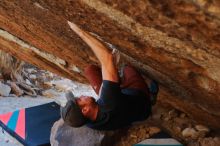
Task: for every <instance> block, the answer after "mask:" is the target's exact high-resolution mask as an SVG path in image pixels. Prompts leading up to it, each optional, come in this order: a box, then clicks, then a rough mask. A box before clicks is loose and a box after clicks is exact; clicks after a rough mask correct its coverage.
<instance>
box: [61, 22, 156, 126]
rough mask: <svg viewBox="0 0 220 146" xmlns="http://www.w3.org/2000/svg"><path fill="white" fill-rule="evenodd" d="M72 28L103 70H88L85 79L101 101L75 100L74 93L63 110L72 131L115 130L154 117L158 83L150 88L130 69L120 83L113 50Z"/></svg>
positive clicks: (90, 68)
mask: <svg viewBox="0 0 220 146" xmlns="http://www.w3.org/2000/svg"><path fill="white" fill-rule="evenodd" d="M68 24H69V26H70V28H71V29H72V30H73V31H74V32H75V33H76V34H78V35H79V37H81V38H82V40H84V41H85V42H86V43H87V44H88V45H89V46H90V47H91V49H92V51H93V52H94V54H95V56H96V57H97V58H98V60H99V62H100V64H101V68H99V67H98V66H95V65H89V66H88V67H87V68H86V69H85V77H86V78H87V79H88V81H89V82H90V84H91V86H92V87H93V89H94V90H95V92H96V93H97V94H98V95H99V97H100V98H99V99H98V100H97V101H95V99H94V98H93V97H90V96H80V97H78V98H75V97H74V96H73V94H72V92H69V93H67V94H66V96H67V98H69V100H68V102H67V104H66V106H65V107H63V108H62V109H61V116H62V118H63V119H64V121H65V122H66V123H67V124H68V125H70V126H72V127H80V126H83V125H85V124H86V125H87V126H88V127H90V128H93V129H97V130H114V129H119V128H122V127H126V126H129V125H130V124H131V123H133V122H135V121H142V120H145V119H147V118H148V117H149V115H150V114H151V106H152V102H153V101H152V100H151V98H152V99H155V97H156V96H157V93H158V90H159V88H158V86H157V83H156V82H155V81H152V82H151V85H150V88H148V86H147V84H146V83H145V82H144V79H143V78H142V76H141V75H140V74H139V73H138V72H137V71H136V70H135V69H134V68H133V67H132V66H129V65H127V66H124V68H123V70H122V73H123V76H122V78H121V79H120V78H119V75H118V70H117V68H116V65H115V63H114V57H113V55H112V53H111V52H110V51H109V49H108V48H106V47H105V46H104V45H103V44H102V43H101V42H100V41H99V40H97V39H96V38H95V37H93V36H91V35H90V34H89V33H87V32H86V31H84V30H82V29H80V28H79V27H78V26H76V25H75V24H74V23H71V22H68Z"/></svg>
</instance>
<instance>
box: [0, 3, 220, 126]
mask: <svg viewBox="0 0 220 146" xmlns="http://www.w3.org/2000/svg"><path fill="white" fill-rule="evenodd" d="M219 9H220V6H219V3H218V1H217V0H216V1H213V3H211V4H207V3H206V2H205V4H203V1H202V0H191V1H187V0H167V1H164V0H149V1H144V0H139V1H135V0H117V1H116V0H74V1H71V0H64V1H54V0H16V1H8V0H1V1H0V28H1V31H0V49H2V50H4V51H6V52H8V53H10V54H11V55H13V56H15V57H17V58H19V59H22V60H24V61H27V62H29V63H32V64H34V65H36V66H39V67H40V68H43V69H46V70H49V71H51V72H54V73H57V74H59V75H62V76H64V77H67V78H70V79H73V80H78V81H80V82H85V79H84V78H83V74H82V71H83V68H84V67H85V66H86V64H88V63H97V60H96V59H95V57H94V55H93V54H92V52H91V50H90V49H89V48H88V46H87V45H86V44H84V43H83V42H82V41H81V40H80V39H79V38H78V37H77V36H76V34H74V33H73V32H72V31H71V30H70V28H69V27H68V25H67V23H66V21H67V20H70V21H73V22H75V23H77V24H78V25H80V26H81V27H82V28H83V29H85V30H87V31H90V32H93V33H95V34H96V35H98V36H100V37H101V38H102V39H103V40H105V41H106V42H109V43H111V44H113V45H114V46H115V47H116V48H117V49H119V50H120V51H121V52H122V54H123V56H124V57H125V58H126V59H127V60H128V61H129V62H131V63H132V64H134V65H135V66H136V67H137V68H139V69H140V70H141V71H142V73H143V74H144V75H148V76H150V77H151V78H154V79H156V80H157V81H158V82H159V83H160V84H161V85H162V87H161V92H160V95H159V100H160V101H161V102H162V103H168V104H170V105H172V106H173V107H175V108H177V109H179V110H181V111H184V112H185V113H187V115H189V116H190V117H192V118H194V119H195V120H196V121H198V122H199V123H201V124H202V123H204V124H208V126H210V127H212V128H220V125H219V122H220V111H219V109H220V96H219V95H220V43H219V42H220V29H219V28H220V19H219ZM8 33H10V34H13V35H14V36H16V38H14V37H12V36H10V35H9V34H8ZM33 46H34V47H33ZM207 120H208V121H209V122H208V123H207Z"/></svg>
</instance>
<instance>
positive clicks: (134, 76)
mask: <svg viewBox="0 0 220 146" xmlns="http://www.w3.org/2000/svg"><path fill="white" fill-rule="evenodd" d="M121 88H122V89H126V88H131V89H138V90H141V91H143V92H145V93H146V94H147V95H149V89H148V86H147V84H146V83H145V81H144V78H143V77H142V76H141V74H140V73H139V72H138V71H137V70H136V69H135V68H134V67H132V66H130V65H127V66H125V67H124V69H123V77H122V79H121Z"/></svg>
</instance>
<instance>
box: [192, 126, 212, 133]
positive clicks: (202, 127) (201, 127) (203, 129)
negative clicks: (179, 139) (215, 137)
mask: <svg viewBox="0 0 220 146" xmlns="http://www.w3.org/2000/svg"><path fill="white" fill-rule="evenodd" d="M195 128H196V130H198V131H204V132H209V128H208V127H206V126H204V125H196V126H195Z"/></svg>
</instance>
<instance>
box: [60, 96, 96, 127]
mask: <svg viewBox="0 0 220 146" xmlns="http://www.w3.org/2000/svg"><path fill="white" fill-rule="evenodd" d="M97 113H98V105H97V103H96V101H95V99H94V98H93V97H91V96H80V97H78V98H73V99H72V100H69V101H68V102H67V104H66V106H65V107H64V108H62V111H61V115H62V118H63V119H64V121H65V122H66V123H67V124H68V125H70V126H72V127H80V126H82V125H84V124H86V123H87V122H89V121H93V120H95V119H96V116H97Z"/></svg>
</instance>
